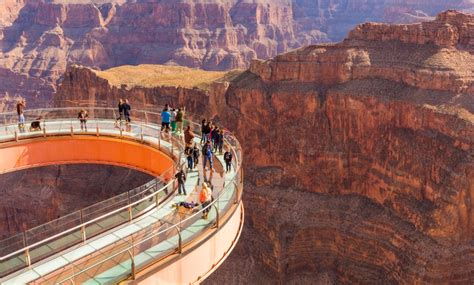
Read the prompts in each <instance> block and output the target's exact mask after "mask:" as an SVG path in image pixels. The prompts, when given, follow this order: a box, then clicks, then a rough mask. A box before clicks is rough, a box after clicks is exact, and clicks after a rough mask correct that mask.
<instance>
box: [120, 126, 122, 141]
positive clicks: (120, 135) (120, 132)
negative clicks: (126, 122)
mask: <svg viewBox="0 0 474 285" xmlns="http://www.w3.org/2000/svg"><path fill="white" fill-rule="evenodd" d="M120 138H122V125H120Z"/></svg>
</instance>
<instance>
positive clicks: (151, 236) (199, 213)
mask: <svg viewBox="0 0 474 285" xmlns="http://www.w3.org/2000/svg"><path fill="white" fill-rule="evenodd" d="M228 145H230V146H231V148H232V151H233V152H234V154H235V155H237V152H236V151H235V149H234V148H233V146H232V145H231V144H228ZM234 165H235V166H238V168H237V167H236V169H240V167H241V165H238V164H237V161H236V162H235V163H234ZM237 175H239V171H236V172H235V174H234V176H233V177H232V178H231V182H232V183H229V184H228V185H227V186H225V187H224V190H223V191H221V192H220V193H219V195H218V197H217V198H216V199H215V200H214V201H212V202H211V203H209V204H208V205H207V206H206V207H205V208H203V209H201V210H199V211H198V212H196V213H194V214H192V215H190V216H189V217H187V218H186V219H184V220H181V221H179V222H178V223H176V224H172V223H169V222H167V221H165V223H167V224H169V226H168V227H167V228H166V229H163V230H161V231H159V232H157V233H154V234H152V235H149V236H147V237H146V238H144V239H143V240H140V241H138V242H134V243H133V244H132V245H130V246H127V247H125V248H124V249H122V250H120V251H118V252H116V253H114V254H113V255H111V256H108V257H106V258H105V259H102V260H100V261H97V262H95V263H94V264H92V265H90V266H88V267H86V268H84V269H82V270H80V271H77V272H74V273H73V275H71V276H69V277H67V278H65V279H62V280H61V281H59V282H58V283H57V284H62V283H64V282H66V281H68V280H72V279H73V278H74V277H76V276H79V275H81V274H83V273H85V272H87V271H88V270H90V269H92V268H94V267H96V266H98V265H100V264H103V263H105V262H107V261H109V260H112V259H113V258H115V257H117V256H119V255H121V254H123V253H125V252H129V251H130V250H132V249H133V248H134V247H136V246H137V245H140V244H143V243H145V242H147V241H149V240H151V239H153V238H155V237H157V236H159V235H161V234H163V233H166V232H168V231H170V230H172V229H174V228H176V229H177V230H178V234H179V239H181V235H180V233H179V232H180V230H179V229H180V227H181V225H182V224H184V223H185V222H187V221H189V220H191V219H194V218H196V216H198V215H202V214H203V212H204V211H205V210H207V209H210V208H211V207H214V208H215V209H216V212H217V220H216V223H217V227H219V220H218V219H219V216H218V215H219V211H218V210H217V209H218V208H217V205H216V204H217V203H218V201H219V200H220V199H221V198H222V197H223V195H224V194H226V192H227V191H229V189H231V188H232V186H234V187H238V185H237V184H235V179H236V177H237ZM237 192H238V191H237ZM237 194H240V195H239V196H238V197H237V200H238V202H240V201H241V199H242V193H241V192H240V193H237ZM122 240H124V238H121V239H120V241H122ZM132 252H133V251H132Z"/></svg>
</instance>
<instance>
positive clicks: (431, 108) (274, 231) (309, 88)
mask: <svg viewBox="0 0 474 285" xmlns="http://www.w3.org/2000/svg"><path fill="white" fill-rule="evenodd" d="M473 26H474V22H473V18H472V16H470V15H466V14H461V13H458V12H454V11H447V12H445V13H442V14H440V15H439V16H438V17H437V18H436V19H435V20H434V21H432V22H428V23H423V24H413V25H380V24H363V25H360V26H358V27H357V28H355V30H354V31H353V32H351V34H350V36H349V37H348V38H347V39H346V40H344V41H343V42H341V43H338V44H331V45H317V46H309V47H305V48H302V49H298V50H295V51H293V52H290V53H286V54H282V55H279V56H277V57H275V58H273V59H271V60H266V61H254V62H253V63H252V65H251V67H250V69H249V70H247V71H244V72H241V73H238V74H235V75H234V76H231V77H226V76H224V77H223V78H220V79H219V80H217V81H216V82H214V83H212V84H207V86H212V87H210V88H200V87H199V86H186V87H185V86H184V85H181V86H161V84H160V82H162V78H161V77H157V81H156V84H155V86H146V87H144V86H125V85H124V86H120V85H117V84H116V83H115V84H111V83H109V81H110V78H109V79H107V78H108V77H107V76H104V75H100V74H98V73H97V72H95V71H93V70H90V69H87V68H79V67H76V68H72V69H71V70H70V71H69V73H67V76H66V77H65V80H64V81H63V83H62V85H61V86H60V87H59V89H58V90H59V91H58V93H57V94H56V96H55V102H56V104H57V105H61V106H64V105H73V106H74V105H76V106H77V103H82V104H97V103H101V104H107V105H110V106H112V105H115V103H116V100H117V99H118V98H120V97H128V98H129V99H131V100H132V102H133V103H134V104H135V105H136V107H137V108H139V107H152V106H155V105H157V104H164V103H171V104H174V105H178V104H179V105H184V106H186V107H187V108H188V109H190V110H193V112H196V113H198V114H202V115H203V116H204V115H205V116H208V117H215V118H216V119H217V120H219V121H221V122H223V123H224V125H225V126H228V127H230V128H231V129H232V130H233V131H234V132H235V133H236V135H237V136H238V138H239V140H240V141H241V142H242V145H243V147H244V152H245V161H244V167H245V170H246V171H245V173H246V182H247V184H246V188H245V195H244V202H245V207H246V225H245V229H244V232H243V236H242V240H241V241H240V242H239V244H238V245H237V248H236V251H235V253H234V254H233V255H232V256H231V257H230V258H229V259H228V260H227V261H226V263H225V264H224V265H223V266H222V267H221V268H219V270H218V271H216V273H215V274H214V275H213V276H211V277H210V278H209V279H208V280H207V281H206V282H207V283H208V284H209V283H213V284H222V283H226V284H229V283H231V284H244V283H250V282H252V283H283V284H286V283H288V284H315V283H316V284H354V283H356V284H367V283H370V284H373V283H377V284H382V283H383V284H413V283H430V284H446V283H453V284H472V283H473V282H474V243H473V241H474V204H473V203H474V92H473V91H474V88H473V86H474V84H473V73H474V67H473V62H474V58H473V52H474V48H473V47H474V46H473V44H472V42H473V39H474V35H473V34H472V27H473ZM138 68H139V67H138ZM121 80H123V82H126V80H127V79H126V77H123V78H122V79H121ZM118 82H120V79H119V80H118Z"/></svg>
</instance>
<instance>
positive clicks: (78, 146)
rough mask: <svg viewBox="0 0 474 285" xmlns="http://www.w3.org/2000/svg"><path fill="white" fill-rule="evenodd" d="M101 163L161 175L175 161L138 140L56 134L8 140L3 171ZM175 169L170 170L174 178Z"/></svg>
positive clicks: (0, 158) (1, 152)
mask: <svg viewBox="0 0 474 285" xmlns="http://www.w3.org/2000/svg"><path fill="white" fill-rule="evenodd" d="M77 163H97V164H108V165H117V166H123V167H127V168H133V169H137V170H140V171H143V172H146V173H148V174H151V175H153V176H160V175H162V174H163V173H164V172H165V171H166V170H168V169H170V168H171V167H172V166H173V164H174V161H173V160H172V159H171V158H170V157H169V156H168V155H167V154H165V153H163V152H161V151H159V150H157V149H154V148H152V147H149V146H146V145H143V144H140V143H138V142H133V141H128V140H121V139H114V138H107V137H93V136H75V137H55V138H45V139H43V140H38V139H35V140H25V141H20V142H16V143H9V144H4V145H3V146H2V147H1V148H0V174H1V173H6V172H11V171H17V170H21V169H26V168H32V167H40V166H47V165H57V164H77ZM172 175H173V171H171V172H168V173H167V174H166V177H165V178H166V179H170V178H171V177H172Z"/></svg>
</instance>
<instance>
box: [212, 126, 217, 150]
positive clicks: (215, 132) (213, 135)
mask: <svg viewBox="0 0 474 285" xmlns="http://www.w3.org/2000/svg"><path fill="white" fill-rule="evenodd" d="M211 140H212V147H213V149H214V153H217V148H218V146H219V127H218V126H214V129H213V130H212V131H211Z"/></svg>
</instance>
